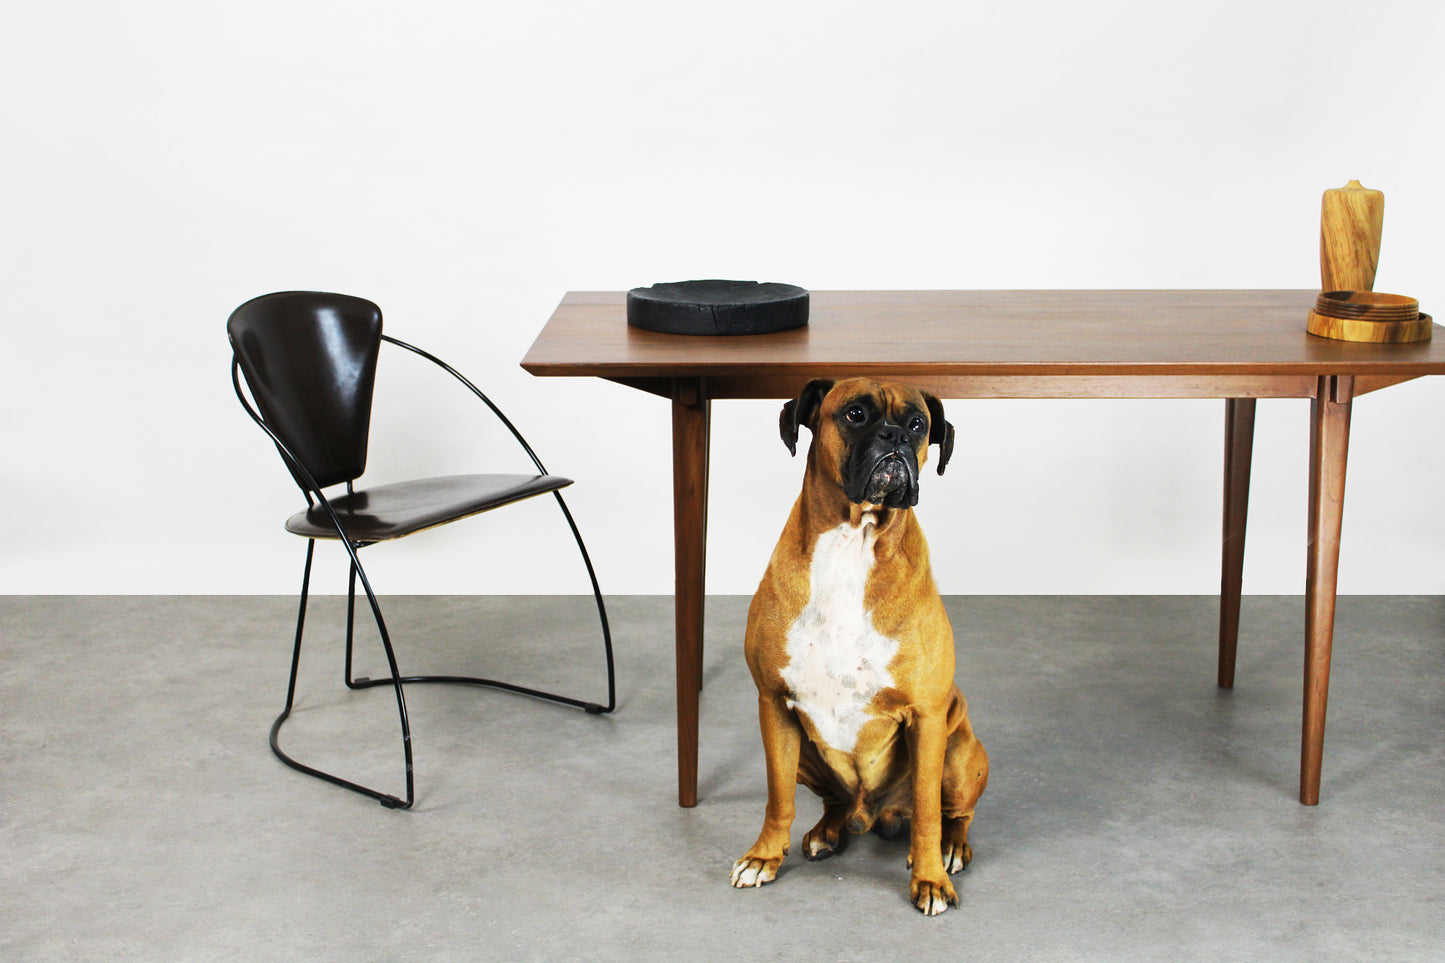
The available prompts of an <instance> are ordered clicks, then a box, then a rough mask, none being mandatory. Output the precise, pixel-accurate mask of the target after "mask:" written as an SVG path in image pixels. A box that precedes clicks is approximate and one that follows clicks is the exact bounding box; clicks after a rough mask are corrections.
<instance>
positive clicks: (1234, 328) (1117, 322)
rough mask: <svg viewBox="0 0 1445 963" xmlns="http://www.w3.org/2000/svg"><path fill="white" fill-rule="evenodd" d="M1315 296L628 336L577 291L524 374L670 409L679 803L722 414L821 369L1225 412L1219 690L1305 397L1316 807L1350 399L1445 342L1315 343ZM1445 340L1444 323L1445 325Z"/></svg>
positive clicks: (1089, 295)
mask: <svg viewBox="0 0 1445 963" xmlns="http://www.w3.org/2000/svg"><path fill="white" fill-rule="evenodd" d="M1317 293H1318V292H1316V291H1291V290H1283V291H1279V290H1239V291H1231V290H1179V291H1165V290H1120V291H1103V290H1087V291H1060V290H1039V291H815V292H812V294H811V316H810V321H809V323H808V325H807V326H805V327H801V328H795V329H793V330H789V331H782V332H775V333H772V334H763V335H749V336H741V337H727V336H721V337H697V336H693V337H689V336H683V335H669V334H660V333H655V332H650V331H644V330H640V329H636V328H631V327H629V326H628V324H627V320H626V294H625V293H623V292H569V293H568V294H567V295H566V296H565V297H564V298H563V299H562V301H561V303H560V304H559V305H558V306H557V308H556V310H555V311H554V312H553V314H552V316H551V318H550V319H549V320H548V321H547V323H546V325H545V326H544V327H543V328H542V331H541V333H540V334H539V335H538V337H537V339H536V341H535V342H534V343H533V345H532V347H531V349H530V350H529V351H528V352H527V355H526V357H525V358H524V360H523V361H522V367H523V368H524V369H526V370H527V371H528V372H530V373H531V374H533V375H538V376H543V377H559V376H560V377H590V378H603V379H606V380H608V381H613V382H616V383H618V384H622V385H626V386H628V387H631V388H635V389H638V390H641V391H645V392H648V393H649V394H653V395H658V396H660V397H662V398H665V399H667V400H668V401H669V402H670V403H671V407H672V470H673V539H674V550H675V556H676V557H675V566H676V654H677V668H676V671H677V729H678V733H677V752H678V798H679V803H680V805H682V806H693V805H696V803H697V774H698V705H699V690H700V688H701V683H702V650H703V604H704V597H705V591H706V582H705V568H704V564H705V560H706V535H707V500H708V456H709V430H710V416H711V405H712V402H713V401H714V400H724V399H733V398H764V399H766V398H775V399H784V398H791V397H794V396H795V395H796V394H797V392H798V391H799V389H800V388H801V387H802V385H803V384H804V383H805V382H806V381H807V380H808V379H810V378H814V377H830V378H844V377H851V376H860V375H861V376H868V377H873V378H879V379H888V380H898V381H905V382H908V383H910V384H913V385H915V386H917V387H919V388H922V389H924V390H926V391H930V392H932V393H934V394H935V395H937V396H939V397H940V398H944V399H963V398H1140V399H1152V398H1218V399H1223V400H1224V402H1225V430H1224V523H1223V564H1222V576H1221V580H1220V617H1219V669H1218V680H1217V681H1218V684H1219V685H1220V686H1222V687H1225V688H1229V687H1232V686H1233V684H1234V661H1235V648H1236V642H1237V639H1238V634H1239V604H1240V590H1241V573H1242V571H1243V563H1244V535H1245V520H1246V514H1247V502H1248V494H1249V474H1250V461H1251V455H1252V451H1253V439H1254V415H1255V402H1256V400H1257V399H1259V398H1308V399H1309V400H1310V402H1311V404H1310V419H1309V426H1310V428H1309V430H1310V445H1309V510H1308V523H1307V533H1306V536H1307V537H1306V576H1305V625H1304V642H1305V645H1304V649H1305V660H1304V699H1303V726H1302V736H1301V760H1300V784H1299V785H1300V789H1299V798H1300V802H1302V803H1304V804H1305V805H1314V804H1316V803H1317V802H1318V801H1319V793H1320V771H1321V762H1322V758H1323V756H1322V754H1323V746H1324V729H1325V704H1326V697H1327V693H1328V687H1329V676H1330V650H1331V645H1332V642H1333V635H1334V615H1335V593H1336V583H1337V573H1338V563H1339V552H1340V522H1341V516H1342V513H1343V509H1344V494H1345V464H1346V454H1347V451H1348V446H1349V433H1350V410H1351V405H1352V403H1353V401H1354V399H1355V398H1356V397H1358V396H1360V395H1364V394H1367V393H1369V392H1372V391H1377V390H1379V389H1381V388H1386V387H1389V386H1391V385H1396V384H1399V383H1401V382H1405V381H1410V380H1412V379H1414V378H1418V377H1421V376H1424V375H1436V374H1445V341H1442V339H1438V338H1436V339H1431V340H1429V341H1423V342H1416V343H1410V344H1362V343H1353V342H1344V341H1332V340H1328V339H1324V338H1319V337H1316V336H1314V335H1311V334H1308V333H1306V331H1305V321H1306V317H1307V315H1308V313H1309V310H1310V308H1311V306H1312V305H1313V303H1314V300H1315V297H1316V295H1317ZM1436 330H1438V328H1437V329H1436Z"/></svg>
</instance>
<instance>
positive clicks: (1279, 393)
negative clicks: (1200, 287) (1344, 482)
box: [609, 372, 1419, 400]
mask: <svg viewBox="0 0 1445 963" xmlns="http://www.w3.org/2000/svg"><path fill="white" fill-rule="evenodd" d="M1417 377H1419V376H1418V375H1356V376H1355V379H1354V383H1355V389H1354V394H1356V395H1362V394H1367V393H1369V392H1371V391H1376V390H1379V389H1380V388H1386V387H1389V386H1390V385H1395V384H1400V383H1402V382H1406V381H1412V380H1414V379H1415V378H1417ZM609 380H611V381H614V382H616V383H618V384H623V385H627V386H628V387H631V388H637V389H639V390H642V391H647V392H649V393H652V394H656V395H661V396H663V397H672V396H673V395H674V394H675V390H676V389H675V385H676V384H677V383H679V382H683V383H687V384H688V385H699V384H700V385H704V386H705V393H706V397H708V398H710V399H719V400H722V399H728V398H793V397H796V396H797V394H798V392H799V390H800V389H801V388H802V386H803V384H804V383H805V382H806V381H807V378H806V377H803V376H799V375H789V374H769V373H760V372H753V373H750V374H747V375H742V376H727V375H723V376H718V377H711V376H702V377H685V378H635V377H626V376H623V377H614V378H610V379H609ZM900 380H903V381H906V382H907V383H908V384H911V385H913V386H914V387H917V388H920V389H922V390H924V391H928V392H932V393H933V394H935V395H937V396H938V397H940V398H958V399H965V398H1314V397H1316V396H1317V395H1318V394H1319V384H1320V376H1318V375H1308V374H1306V375H917V376H905V377H903V378H901V379H900Z"/></svg>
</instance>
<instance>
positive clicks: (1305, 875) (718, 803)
mask: <svg viewBox="0 0 1445 963" xmlns="http://www.w3.org/2000/svg"><path fill="white" fill-rule="evenodd" d="M318 601H319V603H320V604H319V606H318V608H317V609H316V610H314V612H313V617H312V620H311V621H310V623H309V624H310V626H311V629H312V632H313V633H314V634H312V635H311V636H309V638H310V641H311V642H312V643H313V647H312V648H311V649H310V650H309V657H308V659H307V660H306V661H305V663H304V665H303V671H302V678H301V695H300V697H299V708H298V711H297V712H296V714H295V716H293V720H292V722H290V723H288V728H287V729H286V731H285V733H284V736H283V739H284V742H285V744H286V745H287V746H288V747H290V748H291V749H292V750H293V751H295V752H296V753H297V754H298V755H302V756H304V757H305V758H307V759H309V760H311V761H316V762H320V763H322V764H329V765H334V766H335V767H336V768H338V769H341V770H344V771H345V772H347V773H349V774H353V775H355V776H358V777H361V778H364V779H370V780H374V781H375V782H376V783H377V784H379V785H381V787H382V788H384V789H386V790H387V791H392V792H399V791H401V789H402V778H401V767H400V756H401V753H400V747H399V740H398V739H397V736H396V726H395V711H394V706H395V703H394V700H393V699H392V698H391V696H390V695H388V694H387V693H386V692H385V691H372V692H367V693H360V694H353V693H349V692H347V691H345V690H344V689H343V688H342V686H341V685H340V682H339V679H340V637H341V633H340V616H341V613H342V611H343V610H342V608H341V605H340V603H338V602H337V601H336V600H335V599H322V600H318ZM948 603H949V611H950V613H951V617H952V619H953V622H954V626H955V631H956V633H957V642H958V652H959V665H958V679H959V683H960V686H961V688H962V689H963V692H964V694H965V695H966V696H967V698H968V699H969V702H970V707H971V715H972V718H973V721H974V725H975V726H976V728H977V730H978V732H979V734H980V736H981V738H982V739H983V741H984V743H985V745H986V746H987V747H988V749H989V752H990V755H991V758H992V764H993V774H992V779H991V782H990V785H989V788H988V791H987V793H986V794H985V795H984V797H983V800H982V802H981V803H980V805H979V809H978V815H977V819H976V821H975V823H974V831H973V836H972V841H973V845H974V851H975V860H974V863H973V866H972V867H971V868H970V869H969V870H968V871H966V872H965V873H963V874H961V875H960V876H959V877H956V879H955V883H956V885H957V887H958V889H959V893H960V896H961V898H962V905H961V907H960V908H959V909H958V910H954V911H950V912H948V913H946V914H944V915H943V916H940V917H938V918H934V919H928V918H925V917H923V916H921V915H920V914H918V913H917V912H916V911H914V910H913V909H912V908H911V907H910V906H909V905H908V903H907V882H908V874H907V870H906V869H905V867H904V857H905V852H906V843H905V842H904V841H899V842H885V841H883V840H881V839H879V838H877V837H874V836H866V837H861V838H859V839H856V840H855V841H854V844H853V845H852V846H851V847H850V848H849V849H848V851H847V852H846V853H844V854H842V855H841V856H838V857H836V858H834V859H831V860H827V861H824V862H820V863H809V862H807V861H805V860H803V859H802V858H801V857H800V856H799V855H797V852H798V844H799V841H800V839H801V836H802V834H803V832H804V831H806V829H807V828H808V827H809V826H810V825H811V824H812V822H813V820H814V819H815V818H816V817H817V814H818V813H819V812H820V807H819V805H818V804H817V802H816V800H814V799H813V797H812V796H811V795H810V794H809V793H808V792H807V790H802V789H800V790H799V797H798V798H799V814H798V823H797V825H795V827H794V834H793V838H794V855H793V856H792V857H790V858H789V860H788V861H787V862H786V863H785V864H784V867H783V871H782V872H781V873H780V875H779V878H778V881H777V882H775V883H773V884H771V885H769V886H767V887H764V888H762V889H759V890H748V891H739V890H733V889H732V888H730V887H729V885H728V872H729V869H730V867H731V864H732V862H733V860H734V859H735V858H736V857H737V856H739V855H741V853H742V852H743V851H744V850H745V849H746V848H747V847H748V846H749V845H750V844H751V842H752V840H753V839H754V837H755V836H756V834H757V830H758V828H759V825H760V821H761V817H762V807H763V802H764V785H763V769H762V750H761V745H760V742H759V738H758V734H757V725H756V717H755V700H754V695H753V689H752V683H751V681H750V680H749V678H748V674H747V670H746V667H745V666H744V664H743V661H742V655H741V637H742V627H743V622H744V618H745V613H746V599H741V598H713V599H710V600H709V607H708V639H709V648H708V651H707V654H706V669H705V672H706V689H705V691H704V693H703V713H702V752H701V794H702V801H701V804H700V805H699V806H697V807H696V808H695V809H688V810H684V809H680V808H679V807H678V806H677V805H676V770H675V755H674V748H673V747H674V731H675V730H674V725H675V716H674V691H673V671H672V657H671V629H672V606H671V599H669V598H616V599H612V600H611V609H610V611H611V614H612V619H613V628H614V634H615V638H616V644H617V655H618V666H617V672H618V682H619V690H620V706H619V708H618V711H617V712H616V713H615V714H614V715H612V716H607V717H593V716H587V715H585V714H583V713H581V712H577V711H575V710H570V709H564V708H559V707H556V706H552V705H547V704H542V703H538V702H536V701H533V700H529V699H527V698H524V697H518V696H515V695H511V694H506V693H499V692H494V691H485V690H477V689H467V688H457V687H413V688H412V689H410V690H409V692H408V704H409V709H410V715H411V719H412V724H413V727H414V733H415V748H416V778H417V793H418V800H417V806H416V808H415V810H413V811H411V812H395V811H389V810H385V809H383V808H381V807H380V806H378V805H376V804H375V803H373V802H370V801H368V800H365V799H363V798H361V797H359V796H355V795H353V794H350V793H347V792H344V791H342V790H339V789H336V788H334V787H331V786H328V785H325V784H323V783H321V782H318V781H316V780H313V779H310V778H307V777H305V776H303V775H300V774H298V773H295V772H292V771H291V770H289V769H287V768H285V767H284V766H282V764H281V763H280V762H279V761H277V760H276V759H275V758H274V757H273V756H272V755H271V753H270V750H269V749H268V748H267V744H266V734H267V730H268V728H269V726H270V723H271V720H272V718H273V717H274V716H275V714H276V712H277V711H278V710H279V709H280V706H281V703H282V700H283V698H284V693H285V684H286V671H287V664H288V659H289V655H290V632H291V625H292V620H293V618H294V610H293V606H294V602H293V601H292V600H291V599H284V598H244V597H229V598H201V597H156V598H134V597H101V598H95V597H85V598H64V597H9V598H0V629H3V640H4V645H3V653H4V662H3V664H0V723H3V734H4V735H3V742H0V760H3V766H4V769H3V778H0V854H3V855H0V959H4V960H67V961H69V960H100V959H105V960H119V959H124V960H247V961H260V960H306V961H326V960H345V961H360V960H544V959H545V960H555V959H577V960H627V961H642V960H667V961H677V960H693V959H708V960H756V959H787V960H899V959H917V960H956V959H967V960H973V961H985V960H1111V961H1124V960H1211V961H1219V960H1304V959H1312V960H1440V959H1445V850H1442V845H1441V843H1442V829H1445V768H1442V762H1445V738H1442V735H1441V733H1442V731H1445V598H1440V597H1423V598H1416V597H1399V598H1394V597H1392V598H1354V597H1352V598H1343V599H1341V600H1340V606H1339V615H1338V622H1337V631H1336V651H1335V664H1334V677H1333V681H1332V688H1331V694H1330V711H1329V728H1328V733H1327V738H1326V747H1325V771H1324V784H1323V801H1322V804H1321V805H1320V806H1318V807H1315V808H1306V807H1303V806H1301V805H1299V803H1298V802H1296V799H1295V796H1296V791H1297V777H1298V751H1299V711H1300V686H1301V683H1300V680H1301V651H1302V643H1301V636H1302V628H1301V625H1302V616H1303V604H1302V601H1301V600H1300V599H1297V598H1248V599H1246V600H1245V605H1244V617H1243V629H1242V633H1241V643H1240V660H1239V678H1238V684H1237V686H1236V688H1235V689H1234V690H1233V691H1231V692H1225V691H1222V690H1219V689H1217V688H1216V687H1215V685H1214V683H1213V677H1214V658H1215V656H1214V632H1215V602H1214V600H1212V599H1207V598H1177V597H1170V598H1138V597H1125V598H1101V597H1082V598H1081V597H1072V598H1040V597H1003V598H972V597H960V598H951V599H949V600H948ZM388 606H389V608H388V612H389V614H390V615H391V617H392V622H393V624H392V628H393V634H394V636H395V637H396V639H397V640H398V644H399V647H400V650H401V656H402V660H403V661H402V668H403V670H404V671H408V672H430V671H435V672H468V673H471V672H475V673H481V674H492V675H494V676H498V677H502V678H509V679H511V680H512V681H518V682H524V683H529V684H537V685H540V686H556V687H558V688H560V689H563V690H566V691H568V692H573V693H577V694H580V695H584V696H586V697H588V698H596V697H599V696H600V695H601V694H602V684H601V681H600V680H601V672H600V657H599V655H598V651H600V646H597V645H596V644H595V642H594V640H593V637H592V633H593V631H594V629H593V623H592V622H591V621H590V620H591V619H592V618H593V613H592V611H591V609H590V599H586V600H584V599H573V598H565V599H557V598H489V597H466V598H451V597H445V598H443V597H437V598H402V599H393V600H390V601H389V602H388ZM364 651H365V655H364V656H363V657H362V660H361V661H362V664H361V671H363V672H371V673H380V671H381V666H380V664H379V663H380V659H379V657H378V656H377V655H376V652H377V651H378V647H377V646H375V645H374V642H373V644H370V645H368V646H366V647H364Z"/></svg>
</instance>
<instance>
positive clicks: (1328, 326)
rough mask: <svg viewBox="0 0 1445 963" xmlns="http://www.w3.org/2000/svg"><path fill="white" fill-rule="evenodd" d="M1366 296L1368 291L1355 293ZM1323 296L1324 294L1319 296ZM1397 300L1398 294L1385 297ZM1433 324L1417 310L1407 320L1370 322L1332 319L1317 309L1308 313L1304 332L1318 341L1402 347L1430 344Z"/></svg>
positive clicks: (1428, 317)
mask: <svg viewBox="0 0 1445 963" xmlns="http://www.w3.org/2000/svg"><path fill="white" fill-rule="evenodd" d="M1358 293H1368V292H1358ZM1321 297H1323V295H1321ZM1385 297H1399V295H1385ZM1434 328H1435V326H1434V322H1433V320H1432V319H1431V317H1430V315H1428V314H1421V313H1420V312H1419V311H1418V310H1417V311H1416V312H1415V316H1414V317H1413V318H1410V319H1408V320H1403V319H1402V320H1388V319H1387V320H1383V321H1379V320H1373V319H1371V318H1358V317H1357V318H1333V317H1330V316H1328V315H1325V314H1321V313H1320V312H1319V306H1318V305H1316V306H1315V310H1313V311H1311V312H1310V316H1309V320H1308V321H1307V322H1306V323H1305V330H1306V331H1308V332H1309V333H1310V334H1314V335H1318V336H1319V337H1321V338H1333V339H1334V340H1336V341H1362V342H1370V343H1374V344H1403V343H1405V342H1408V341H1429V340H1430V335H1431V334H1432V333H1433V331H1434Z"/></svg>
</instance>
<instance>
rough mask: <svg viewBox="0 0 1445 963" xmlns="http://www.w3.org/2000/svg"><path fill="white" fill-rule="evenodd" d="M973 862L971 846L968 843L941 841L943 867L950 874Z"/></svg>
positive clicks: (966, 867)
mask: <svg viewBox="0 0 1445 963" xmlns="http://www.w3.org/2000/svg"><path fill="white" fill-rule="evenodd" d="M971 862H973V847H972V846H970V845H969V844H968V843H959V842H950V841H949V840H946V839H945V840H944V841H943V869H944V872H946V873H948V874H949V875H952V874H954V873H957V872H958V871H960V870H964V869H968V864H969V863H971Z"/></svg>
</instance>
